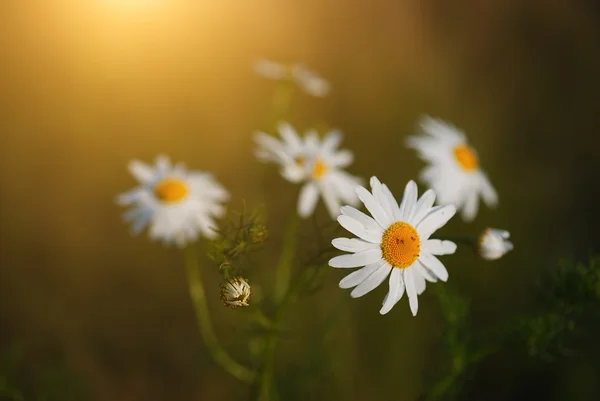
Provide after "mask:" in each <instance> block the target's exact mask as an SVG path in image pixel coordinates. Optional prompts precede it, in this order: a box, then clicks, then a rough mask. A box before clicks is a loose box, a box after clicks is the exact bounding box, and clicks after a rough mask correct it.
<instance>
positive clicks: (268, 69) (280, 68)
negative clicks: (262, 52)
mask: <svg viewBox="0 0 600 401" xmlns="http://www.w3.org/2000/svg"><path fill="white" fill-rule="evenodd" d="M253 67H254V71H255V72H256V73H257V74H258V75H261V76H263V77H265V78H269V79H283V78H285V77H286V75H287V68H286V67H285V66H284V65H283V64H280V63H276V62H275V61H271V60H267V59H265V58H259V59H257V60H256V61H255V62H254V66H253Z"/></svg>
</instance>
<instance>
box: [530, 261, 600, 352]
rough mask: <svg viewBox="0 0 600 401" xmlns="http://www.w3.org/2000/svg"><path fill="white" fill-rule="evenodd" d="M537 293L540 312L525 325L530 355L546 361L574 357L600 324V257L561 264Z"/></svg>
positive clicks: (538, 287) (539, 285) (540, 283)
mask: <svg viewBox="0 0 600 401" xmlns="http://www.w3.org/2000/svg"><path fill="white" fill-rule="evenodd" d="M536 293H537V295H538V299H539V300H540V303H541V305H540V308H539V312H538V314H537V315H535V316H533V317H530V318H527V319H524V320H523V321H522V330H523V336H524V338H525V342H526V346H527V352H528V354H529V355H531V356H534V357H539V358H542V359H544V360H554V359H556V358H557V357H560V356H569V355H571V354H572V353H573V352H574V351H575V348H581V347H584V346H585V344H586V343H587V341H589V340H591V338H590V336H591V330H592V328H593V327H594V325H597V324H598V323H599V322H600V255H595V256H591V257H590V259H589V262H588V264H583V263H577V262H574V261H563V262H561V263H560V264H559V265H558V267H557V268H556V269H555V270H554V271H552V272H550V274H549V275H548V276H547V277H545V278H544V279H542V280H540V281H539V282H538V285H537V291H536Z"/></svg>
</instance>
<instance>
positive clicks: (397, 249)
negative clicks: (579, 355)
mask: <svg viewBox="0 0 600 401" xmlns="http://www.w3.org/2000/svg"><path fill="white" fill-rule="evenodd" d="M420 251H421V240H420V239H419V234H417V230H415V229H414V227H413V226H411V225H410V224H407V223H403V222H400V221H399V222H397V223H394V224H392V225H391V226H389V227H388V228H387V230H385V232H384V233H383V237H382V238H381V253H382V254H383V259H385V261H386V262H388V263H389V264H390V265H392V266H394V267H397V268H398V269H406V268H407V267H409V266H410V265H412V264H413V263H414V262H415V260H417V258H418V257H419V253H420Z"/></svg>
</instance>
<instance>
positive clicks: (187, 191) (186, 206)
mask: <svg viewBox="0 0 600 401" xmlns="http://www.w3.org/2000/svg"><path fill="white" fill-rule="evenodd" d="M128 167H129V171H130V172H131V174H132V175H133V177H134V178H135V179H136V180H137V181H138V182H139V184H140V185H139V186H138V187H137V188H134V189H132V190H131V191H129V192H126V193H124V194H121V195H119V196H118V198H117V203H119V204H120V205H122V206H132V209H130V210H129V211H127V212H126V213H125V214H124V215H123V218H124V220H125V221H127V222H131V223H132V225H133V226H132V232H133V233H134V234H138V233H140V232H141V231H142V230H143V229H144V227H146V226H147V225H149V226H150V237H151V238H152V239H162V240H163V241H164V242H165V243H167V244H168V243H171V242H175V243H176V244H177V245H178V246H180V247H183V246H184V245H185V244H186V243H189V242H191V241H194V240H196V239H197V238H198V234H199V233H201V234H202V235H203V236H204V237H206V238H209V239H212V238H215V237H216V235H217V233H216V232H215V231H214V227H215V222H214V220H213V218H215V217H221V216H222V215H223V214H224V212H225V209H224V207H223V206H222V205H221V204H220V203H221V202H223V201H225V200H227V199H228V198H229V194H228V193H227V191H226V190H225V189H224V188H223V187H222V186H221V185H220V184H219V183H218V182H217V181H216V180H215V179H214V178H213V176H212V175H211V174H209V173H206V172H202V171H187V170H186V168H185V167H184V165H183V164H182V163H178V164H176V165H174V166H173V165H171V162H170V160H169V158H168V157H166V156H158V157H157V158H156V161H155V163H154V166H150V165H148V164H146V163H143V162H141V161H138V160H133V161H131V162H130V163H129V166H128Z"/></svg>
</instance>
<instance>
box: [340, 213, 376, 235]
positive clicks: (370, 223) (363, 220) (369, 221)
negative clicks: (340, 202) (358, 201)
mask: <svg viewBox="0 0 600 401" xmlns="http://www.w3.org/2000/svg"><path fill="white" fill-rule="evenodd" d="M340 211H341V212H342V214H343V215H346V216H349V217H352V218H353V219H354V220H356V221H357V222H359V223H360V224H362V225H363V226H364V227H365V228H366V229H367V230H369V231H373V232H378V233H381V234H383V229H382V228H381V226H380V225H379V224H377V222H376V221H375V220H374V219H373V218H372V217H370V216H367V215H366V214H364V213H363V212H361V211H360V210H358V209H356V208H353V207H352V206H342V207H341V208H340ZM379 239H381V237H380V238H379ZM378 242H379V241H378Z"/></svg>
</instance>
